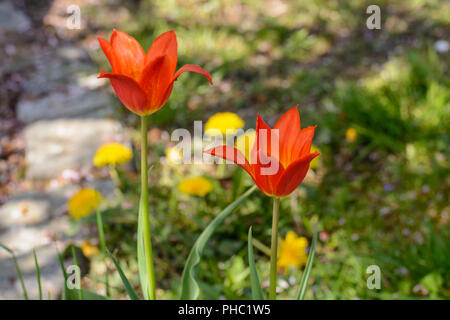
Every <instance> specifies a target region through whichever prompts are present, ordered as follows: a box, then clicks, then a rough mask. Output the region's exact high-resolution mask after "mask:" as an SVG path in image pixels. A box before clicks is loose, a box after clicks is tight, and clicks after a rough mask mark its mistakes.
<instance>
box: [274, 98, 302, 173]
mask: <svg viewBox="0 0 450 320" xmlns="http://www.w3.org/2000/svg"><path fill="white" fill-rule="evenodd" d="M273 129H278V130H279V132H278V134H279V137H280V141H279V148H280V150H279V159H280V162H281V163H282V164H283V166H284V167H287V166H288V165H289V163H290V162H291V159H292V157H291V156H292V150H294V149H293V147H294V145H295V144H296V142H297V141H298V140H299V139H300V114H299V113H298V105H296V106H295V107H294V108H291V109H290V110H289V111H287V112H286V113H285V114H283V116H282V117H281V118H280V119H279V120H278V121H277V123H276V124H275V126H274V127H273Z"/></svg>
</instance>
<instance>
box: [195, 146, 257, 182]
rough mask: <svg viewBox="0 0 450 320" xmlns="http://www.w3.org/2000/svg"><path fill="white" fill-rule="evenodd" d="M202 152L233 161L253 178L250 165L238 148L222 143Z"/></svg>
mask: <svg viewBox="0 0 450 320" xmlns="http://www.w3.org/2000/svg"><path fill="white" fill-rule="evenodd" d="M203 152H204V153H207V154H210V155H212V156H216V157H219V158H222V159H225V160H229V161H233V162H234V163H235V164H237V165H238V166H240V167H241V168H242V169H244V170H245V171H247V172H248V174H249V175H250V176H251V177H252V178H254V175H253V168H252V166H251V165H250V164H249V163H248V161H247V159H246V158H245V156H244V155H243V154H242V152H241V151H239V150H238V149H236V148H234V147H231V146H226V145H224V146H219V147H214V148H211V149H208V150H205V151H203Z"/></svg>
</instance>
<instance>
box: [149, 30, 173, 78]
mask: <svg viewBox="0 0 450 320" xmlns="http://www.w3.org/2000/svg"><path fill="white" fill-rule="evenodd" d="M160 56H167V60H168V61H169V62H168V68H167V72H168V73H169V74H171V75H173V74H174V73H175V70H176V68H177V59H178V57H177V56H178V45H177V36H176V34H175V32H174V31H173V30H171V31H167V32H164V33H163V34H161V35H160V36H158V37H157V38H156V39H155V41H153V43H152V45H151V47H150V49H148V52H147V55H146V56H145V65H148V64H149V63H151V61H152V60H154V59H157V58H158V57H160Z"/></svg>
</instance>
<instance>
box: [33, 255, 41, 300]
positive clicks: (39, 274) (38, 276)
mask: <svg viewBox="0 0 450 320" xmlns="http://www.w3.org/2000/svg"><path fill="white" fill-rule="evenodd" d="M33 256H34V266H35V268H36V278H37V283H38V289H39V300H42V285H41V271H40V269H39V262H38V259H37V256H36V249H33Z"/></svg>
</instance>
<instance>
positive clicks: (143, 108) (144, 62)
mask: <svg viewBox="0 0 450 320" xmlns="http://www.w3.org/2000/svg"><path fill="white" fill-rule="evenodd" d="M98 41H99V43H100V47H101V48H102V50H103V52H104V53H105V56H106V58H108V61H109V63H110V64H111V68H112V71H111V73H106V72H105V71H103V70H102V71H101V73H100V75H99V76H98V77H99V78H109V80H110V81H111V85H112V87H113V89H114V91H115V92H116V94H117V96H118V97H119V99H120V101H122V103H123V104H124V105H125V106H126V107H127V108H128V109H129V110H130V111H132V112H134V113H136V114H138V115H149V114H152V113H154V112H156V111H158V110H159V109H160V108H161V107H162V106H164V104H166V102H167V100H168V99H169V97H170V94H171V93H172V89H173V82H174V81H175V80H176V79H177V78H178V77H179V76H180V74H182V73H183V72H185V71H192V72H196V73H200V74H202V75H204V76H205V77H206V78H207V79H208V80H209V82H210V83H211V84H212V80H211V76H210V75H209V73H208V72H206V71H205V70H203V69H202V68H200V67H199V66H197V65H194V64H187V65H184V66H182V67H181V68H180V69H178V71H177V72H175V69H176V67H177V37H176V35H175V32H174V31H168V32H165V33H163V34H162V35H160V36H159V37H158V38H156V39H155V41H154V42H153V44H152V46H151V47H150V49H149V50H148V52H147V54H146V53H145V52H144V50H143V49H142V47H141V45H140V44H139V43H138V42H137V41H136V39H134V38H133V37H130V36H129V35H127V34H126V33H125V32H122V31H119V30H114V31H113V33H112V34H111V38H110V39H109V42H108V41H106V40H105V39H102V38H98Z"/></svg>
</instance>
